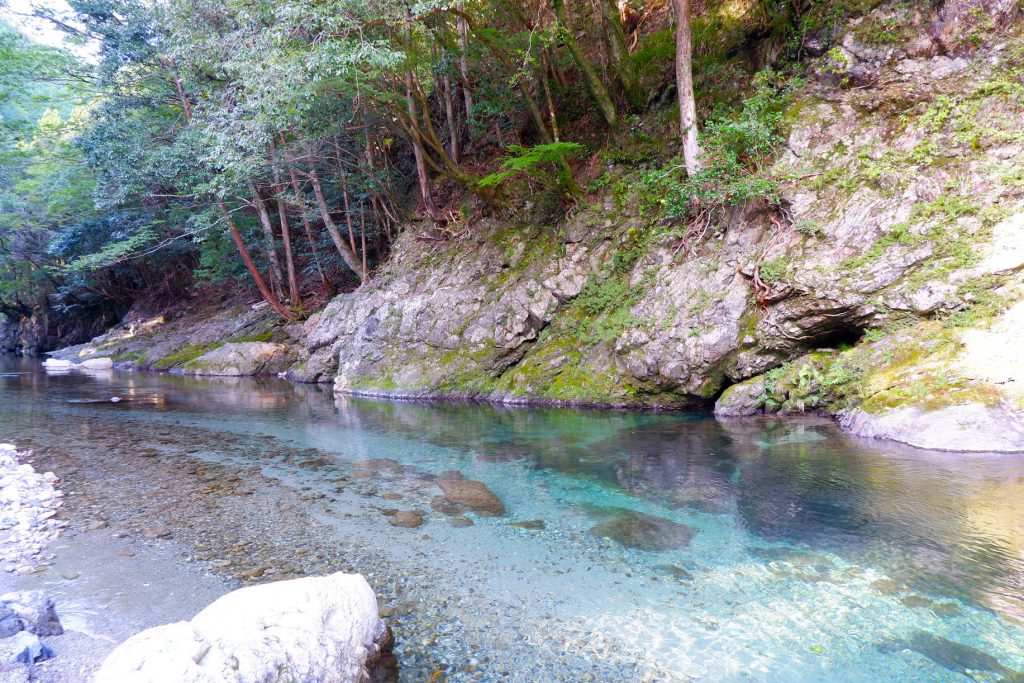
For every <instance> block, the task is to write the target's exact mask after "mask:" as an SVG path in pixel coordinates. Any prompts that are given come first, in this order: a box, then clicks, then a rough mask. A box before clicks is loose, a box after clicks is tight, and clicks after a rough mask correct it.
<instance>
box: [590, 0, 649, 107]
mask: <svg viewBox="0 0 1024 683" xmlns="http://www.w3.org/2000/svg"><path fill="white" fill-rule="evenodd" d="M600 5H601V15H602V16H603V17H604V21H605V24H606V25H607V30H606V32H605V35H606V36H607V38H608V41H609V42H610V45H609V47H610V48H611V55H612V63H613V66H614V67H615V75H616V76H618V78H619V83H620V84H621V85H622V90H623V92H625V93H626V99H628V100H629V102H630V104H632V105H633V106H638V105H640V104H642V102H640V101H639V99H640V93H639V88H638V87H637V78H636V72H635V70H634V69H633V64H632V60H631V59H630V56H629V46H628V45H626V33H625V31H623V29H622V15H621V14H620V13H619V4H618V2H617V0H600Z"/></svg>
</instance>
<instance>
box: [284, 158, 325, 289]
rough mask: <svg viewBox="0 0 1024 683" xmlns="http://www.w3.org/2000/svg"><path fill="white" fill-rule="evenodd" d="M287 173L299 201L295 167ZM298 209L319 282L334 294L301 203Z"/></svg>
mask: <svg viewBox="0 0 1024 683" xmlns="http://www.w3.org/2000/svg"><path fill="white" fill-rule="evenodd" d="M288 175H289V176H290V177H291V181H292V192H294V193H295V200H296V201H299V197H301V196H302V192H301V191H300V190H299V180H298V178H296V177H295V169H294V168H291V167H289V168H288ZM298 207H299V211H300V212H301V215H302V227H303V228H304V229H305V231H306V239H307V240H309V248H310V249H312V250H313V263H315V264H316V272H317V273H319V274H320V283H321V284H322V285H323V286H324V291H326V292H327V294H328V295H331V294H334V285H332V284H331V281H330V280H328V279H327V275H326V274H325V273H324V269H323V266H321V265H320V250H319V249H318V248H317V246H316V240H315V239H314V238H313V229H312V228H310V226H309V218H307V217H306V212H305V210H303V208H302V205H301V204H299V205H298Z"/></svg>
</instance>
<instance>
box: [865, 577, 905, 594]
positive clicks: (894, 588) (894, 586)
mask: <svg viewBox="0 0 1024 683" xmlns="http://www.w3.org/2000/svg"><path fill="white" fill-rule="evenodd" d="M871 587H872V588H874V589H875V590H876V591H878V592H879V593H882V594H883V595H896V594H897V593H899V592H900V587H899V584H898V583H896V582H895V581H893V580H892V579H878V580H877V581H872V582H871Z"/></svg>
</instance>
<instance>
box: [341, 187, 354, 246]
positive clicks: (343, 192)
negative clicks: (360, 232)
mask: <svg viewBox="0 0 1024 683" xmlns="http://www.w3.org/2000/svg"><path fill="white" fill-rule="evenodd" d="M341 196H342V198H343V201H344V202H345V225H346V226H347V227H348V246H349V248H350V249H352V253H353V254H355V253H356V236H355V233H354V232H353V231H352V207H351V205H350V204H349V201H348V182H347V181H346V180H345V174H344V173H342V174H341Z"/></svg>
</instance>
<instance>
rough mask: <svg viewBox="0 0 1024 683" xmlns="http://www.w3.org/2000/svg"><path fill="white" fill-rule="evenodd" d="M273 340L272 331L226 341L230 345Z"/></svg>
mask: <svg viewBox="0 0 1024 683" xmlns="http://www.w3.org/2000/svg"><path fill="white" fill-rule="evenodd" d="M273 338H274V330H267V331H266V332H261V333H260V334H251V335H248V336H241V337H232V338H231V339H229V340H228V342H229V343H232V344H244V343H246V342H269V341H270V340H271V339H273Z"/></svg>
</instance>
